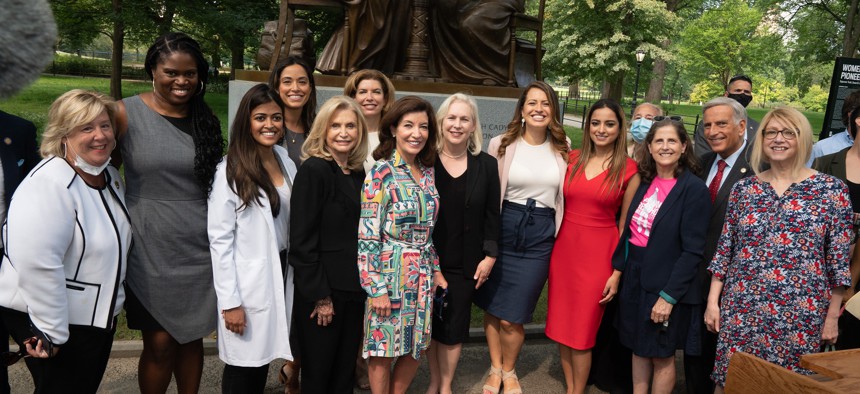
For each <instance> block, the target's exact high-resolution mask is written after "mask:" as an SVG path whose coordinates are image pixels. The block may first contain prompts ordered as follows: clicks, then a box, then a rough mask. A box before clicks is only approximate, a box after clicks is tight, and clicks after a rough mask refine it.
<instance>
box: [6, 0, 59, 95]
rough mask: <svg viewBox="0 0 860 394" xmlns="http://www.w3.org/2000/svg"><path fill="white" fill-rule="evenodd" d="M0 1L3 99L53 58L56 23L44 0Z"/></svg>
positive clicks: (34, 76)
mask: <svg viewBox="0 0 860 394" xmlns="http://www.w3.org/2000/svg"><path fill="white" fill-rule="evenodd" d="M0 3H2V5H0V8H2V9H0V99H4V98H8V97H11V96H13V95H14V94H15V93H18V91H20V90H21V89H24V88H25V87H27V86H28V85H30V83H32V82H33V81H35V80H36V79H37V78H39V74H41V73H42V70H44V69H45V66H47V65H48V63H50V62H51V60H52V59H53V58H54V44H55V43H56V42H57V24H56V22H54V14H53V13H52V12H51V7H50V6H49V5H48V2H47V1H46V0H2V1H0Z"/></svg>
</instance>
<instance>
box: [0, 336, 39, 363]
mask: <svg viewBox="0 0 860 394" xmlns="http://www.w3.org/2000/svg"><path fill="white" fill-rule="evenodd" d="M27 344H30V346H34V345H35V344H36V337H33V338H27V340H26V341H24V343H23V344H21V348H20V349H18V351H17V352H3V353H0V362H2V364H3V365H5V366H7V367H9V366H12V365H14V364H15V363H17V362H18V361H19V360H21V359H22V358H25V357H30V355H29V354H27Z"/></svg>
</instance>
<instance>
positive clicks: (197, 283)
mask: <svg viewBox="0 0 860 394" xmlns="http://www.w3.org/2000/svg"><path fill="white" fill-rule="evenodd" d="M123 102H124V103H125V108H126V112H127V113H128V132H127V133H126V134H125V135H124V136H123V138H122V140H120V149H122V157H123V161H124V166H125V181H126V204H127V206H128V211H129V214H130V215H131V223H132V227H133V229H134V235H135V236H134V246H133V247H132V249H131V253H130V256H129V258H128V273H127V275H126V281H127V284H128V286H129V287H130V288H131V290H132V292H134V295H135V296H137V298H138V299H139V300H140V302H141V304H142V305H143V307H144V308H146V310H147V311H148V312H149V313H150V314H152V316H153V317H154V318H155V320H156V321H158V323H159V324H161V326H162V327H164V329H165V330H167V332H168V333H170V335H171V336H172V337H173V338H174V339H176V340H177V341H178V342H179V343H182V344H184V343H188V342H191V341H193V340H195V339H199V338H202V337H204V336H207V335H209V334H210V333H212V331H214V330H215V322H216V318H217V316H218V314H217V313H218V312H217V307H216V305H215V302H216V297H215V289H214V282H213V279H212V259H211V257H210V255H209V238H208V236H207V233H206V215H207V214H206V212H207V208H206V201H207V199H206V196H205V195H204V194H203V192H202V191H201V190H200V188H199V187H198V186H197V183H196V180H195V177H194V142H193V140H192V139H191V136H190V135H188V134H186V133H183V132H182V131H181V130H179V129H177V128H176V127H175V126H173V125H172V124H171V123H170V122H169V121H168V120H167V119H164V118H163V117H162V116H161V115H160V114H158V113H156V112H155V111H153V110H152V109H150V108H149V107H147V106H146V104H144V102H143V101H142V100H141V99H140V97H139V96H133V97H128V98H126V99H124V100H123Z"/></svg>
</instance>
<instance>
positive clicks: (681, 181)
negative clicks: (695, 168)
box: [651, 170, 692, 234]
mask: <svg viewBox="0 0 860 394" xmlns="http://www.w3.org/2000/svg"><path fill="white" fill-rule="evenodd" d="M690 176H692V175H691V174H690V171H686V170H685V171H684V172H682V173H681V176H679V177H678V181H677V182H675V186H673V187H672V190H670V191H669V194H668V195H667V196H666V200H664V201H663V204H661V205H660V209H659V210H658V211H657V216H655V217H654V222H653V223H651V234H654V229H655V228H657V223H659V222H660V219H663V217H664V216H666V212H669V211H670V210H671V209H672V205H674V204H675V203H676V202H677V201H678V199H679V197H680V195H681V191H682V190H683V189H684V185H685V184H686V183H687V178H688V177H690Z"/></svg>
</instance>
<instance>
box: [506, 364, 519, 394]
mask: <svg viewBox="0 0 860 394" xmlns="http://www.w3.org/2000/svg"><path fill="white" fill-rule="evenodd" d="M508 379H513V380H514V382H517V388H515V389H510V390H508V385H507V384H505V381H506V380H508ZM502 384H503V385H504V386H505V392H504V394H523V388H522V387H520V379H519V378H517V371H516V370H513V369H512V370H510V371H507V372H505V371H502Z"/></svg>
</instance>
